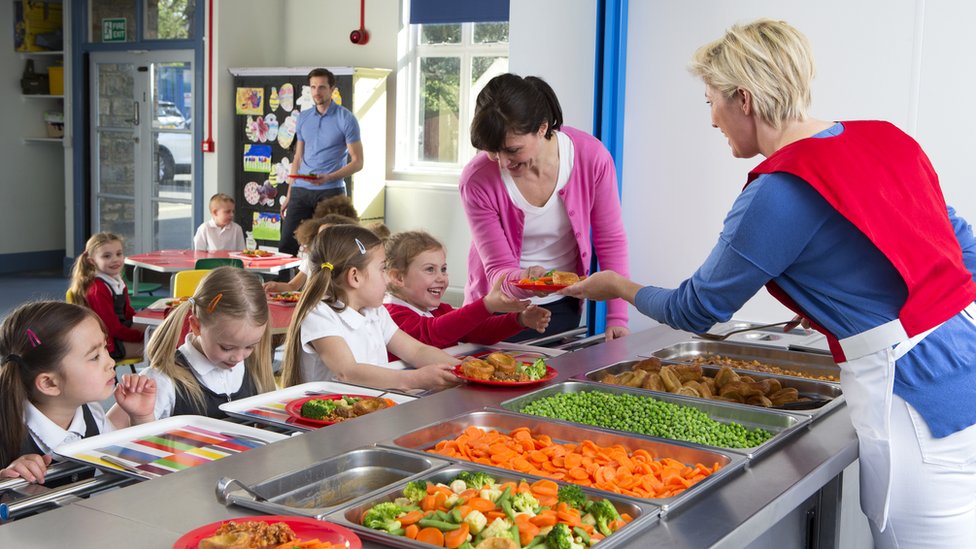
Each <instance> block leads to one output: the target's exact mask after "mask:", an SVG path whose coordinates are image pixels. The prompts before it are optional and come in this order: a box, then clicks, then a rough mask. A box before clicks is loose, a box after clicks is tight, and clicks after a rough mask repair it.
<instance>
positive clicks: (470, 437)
mask: <svg viewBox="0 0 976 549" xmlns="http://www.w3.org/2000/svg"><path fill="white" fill-rule="evenodd" d="M390 444H392V445H394V446H397V447H399V448H404V449H410V450H416V451H423V452H427V453H428V454H430V453H433V454H438V455H440V456H443V457H446V458H449V459H453V460H462V461H470V462H474V463H476V464H479V465H482V466H485V467H495V468H499V469H503V470H504V469H507V470H509V471H516V472H517V473H518V474H524V475H527V476H532V477H541V478H550V479H554V480H558V481H563V482H571V483H573V484H577V485H580V486H583V487H586V488H589V489H593V490H598V491H600V492H602V493H603V494H605V495H606V494H610V495H614V496H617V497H626V498H634V499H637V500H640V501H643V502H650V503H653V504H654V505H657V506H659V507H660V508H661V513H662V514H664V513H667V512H669V511H670V510H672V509H674V508H675V507H676V506H679V505H681V504H683V503H685V502H687V501H688V500H689V499H691V498H693V497H695V496H697V495H698V494H701V493H703V492H704V491H706V490H708V489H710V487H712V486H715V485H716V484H718V483H719V482H720V481H721V480H722V479H723V478H725V477H727V476H728V475H730V474H732V473H734V472H736V471H738V470H739V469H740V468H742V467H743V466H744V465H745V464H746V462H747V461H748V460H747V459H746V458H745V456H743V455H741V454H736V453H726V452H721V451H717V450H711V449H706V448H700V447H695V446H693V445H690V444H686V443H680V442H664V441H661V440H653V439H648V438H638V437H632V436H627V435H624V434H621V433H614V432H610V431H606V430H601V429H592V428H588V427H582V426H579V425H573V424H569V423H565V422H560V421H551V420H547V419H543V418H534V417H531V416H523V415H520V414H515V413H511V412H503V411H480V412H472V413H467V414H463V415H460V416H457V417H454V418H451V419H448V420H446V421H443V422H441V423H436V424H433V425H429V426H427V427H423V428H421V429H417V430H415V431H411V432H409V433H406V434H404V435H401V436H399V437H397V438H395V439H393V440H392V441H391V442H390ZM509 474H512V473H509Z"/></svg>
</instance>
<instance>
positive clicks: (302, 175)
mask: <svg viewBox="0 0 976 549" xmlns="http://www.w3.org/2000/svg"><path fill="white" fill-rule="evenodd" d="M288 177H292V178H295V179H309V180H311V179H318V178H319V176H318V174H314V173H291V174H288Z"/></svg>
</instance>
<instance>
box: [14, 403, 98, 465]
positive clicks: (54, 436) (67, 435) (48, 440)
mask: <svg viewBox="0 0 976 549" xmlns="http://www.w3.org/2000/svg"><path fill="white" fill-rule="evenodd" d="M24 404H25V406H24V424H26V425H27V432H29V433H30V435H31V438H33V439H34V442H36V443H37V446H38V447H39V448H40V449H41V450H42V451H43V452H44V453H45V454H50V453H51V452H52V451H54V450H57V449H58V447H60V446H61V445H63V444H68V443H69V442H77V441H79V440H81V439H83V438H85V431H86V430H87V427H86V426H85V415H84V412H83V411H82V409H81V407H79V408H78V409H77V410H75V415H74V417H73V418H71V424H70V425H68V428H67V430H65V429H62V428H61V427H60V426H59V425H58V424H56V423H54V422H53V421H51V420H50V419H49V418H48V417H47V416H46V415H44V414H43V413H42V412H41V411H40V410H38V409H37V407H36V406H34V405H33V404H31V403H30V402H25V403H24ZM88 408H89V409H90V410H91V413H92V417H93V418H94V419H95V425H96V426H98V432H99V434H101V433H108V432H111V431H114V430H115V426H114V425H112V422H111V421H106V418H105V409H104V408H102V405H101V404H99V403H98V402H89V403H88ZM7 465H9V464H6V463H5V464H3V465H0V466H3V467H5V466H7Z"/></svg>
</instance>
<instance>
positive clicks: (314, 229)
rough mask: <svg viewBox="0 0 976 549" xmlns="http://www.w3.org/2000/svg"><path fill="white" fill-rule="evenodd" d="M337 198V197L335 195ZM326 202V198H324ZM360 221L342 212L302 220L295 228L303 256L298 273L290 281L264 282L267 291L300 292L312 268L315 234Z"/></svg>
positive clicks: (299, 251) (300, 252)
mask: <svg viewBox="0 0 976 549" xmlns="http://www.w3.org/2000/svg"><path fill="white" fill-rule="evenodd" d="M333 198H335V197H333ZM323 202H325V200H323ZM358 223H359V222H358V221H356V220H355V219H353V218H351V217H347V216H344V215H342V214H334V213H333V214H326V215H324V216H322V217H313V218H312V219H306V220H305V221H302V222H301V223H300V224H299V225H298V228H297V229H295V240H296V241H297V242H298V244H299V246H300V248H299V250H298V256H299V257H301V258H302V264H301V265H299V266H298V273H297V274H296V275H295V276H294V277H293V278H292V279H291V280H289V281H288V282H277V281H274V280H271V281H268V282H265V283H264V291H266V292H298V291H301V289H302V288H303V287H304V286H305V281H306V280H308V273H309V271H310V270H311V268H310V267H309V263H308V246H309V244H311V243H312V239H314V238H315V235H317V234H319V233H320V232H322V231H324V230H325V229H326V228H328V227H331V226H332V225H356V224H358Z"/></svg>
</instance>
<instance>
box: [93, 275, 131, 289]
mask: <svg viewBox="0 0 976 549" xmlns="http://www.w3.org/2000/svg"><path fill="white" fill-rule="evenodd" d="M95 277H96V278H100V279H102V280H104V281H105V283H106V284H108V287H109V288H111V289H112V291H113V292H115V293H117V294H121V293H122V292H124V291H125V282H124V281H123V280H122V277H121V276H108V275H107V274H105V273H103V272H98V273H95Z"/></svg>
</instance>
